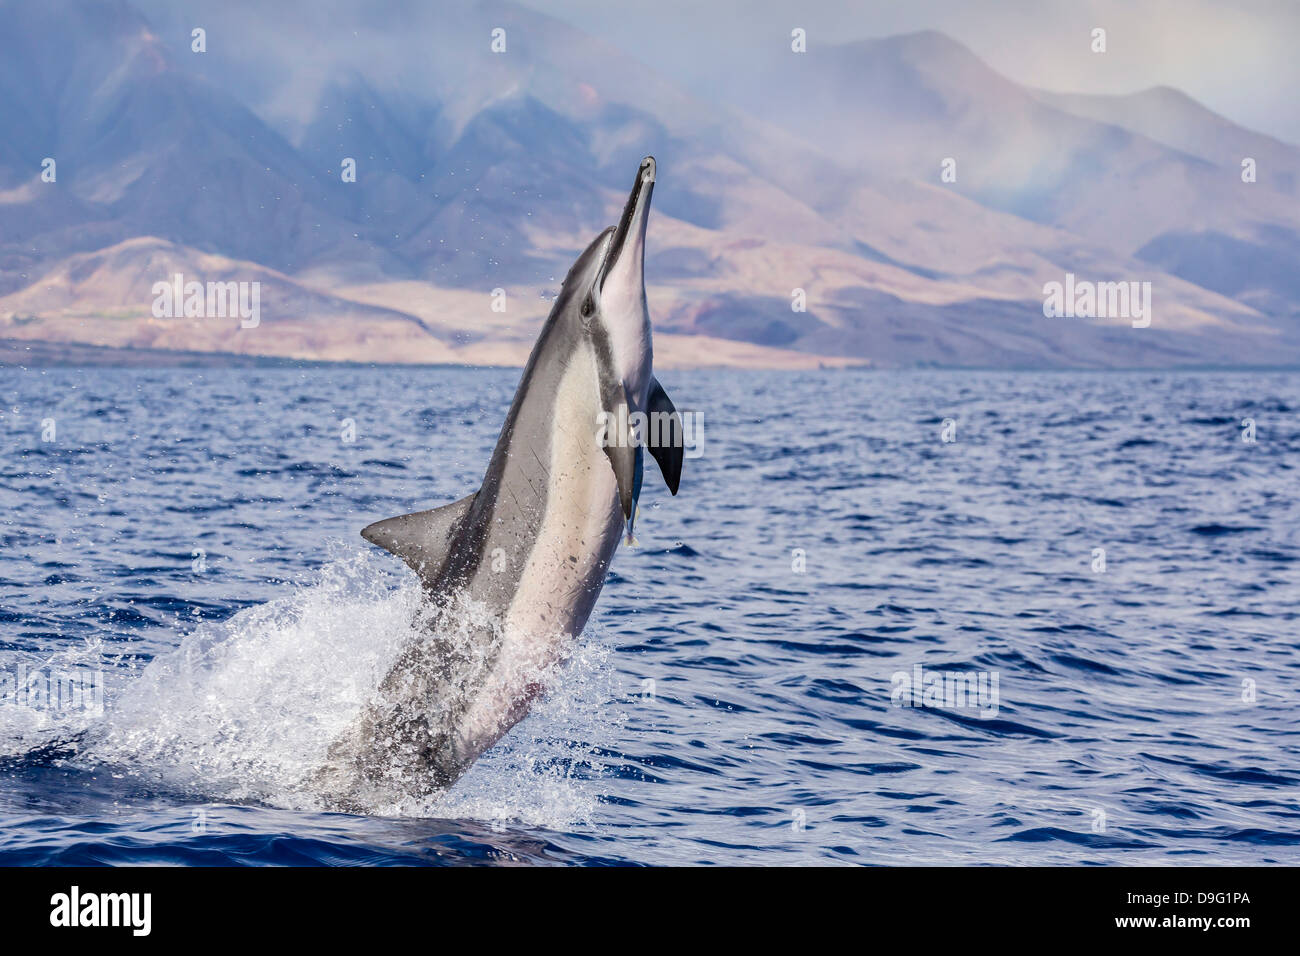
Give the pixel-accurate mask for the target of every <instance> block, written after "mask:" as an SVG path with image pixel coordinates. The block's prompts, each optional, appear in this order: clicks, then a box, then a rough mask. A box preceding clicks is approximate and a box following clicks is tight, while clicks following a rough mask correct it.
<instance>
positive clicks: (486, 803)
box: [76, 552, 621, 827]
mask: <svg viewBox="0 0 1300 956" xmlns="http://www.w3.org/2000/svg"><path fill="white" fill-rule="evenodd" d="M384 563H386V562H384V559H382V558H376V557H372V556H371V555H368V554H366V553H364V552H361V553H357V554H356V555H354V556H351V557H348V558H345V559H340V560H336V561H334V562H332V563H330V564H328V565H327V566H326V567H325V568H323V569H322V570H321V572H320V574H319V580H318V581H317V582H316V583H314V584H312V585H310V586H306V587H300V588H297V589H296V590H295V592H294V593H293V594H292V595H290V596H288V597H285V598H283V599H280V600H276V601H272V602H270V603H268V604H264V605H261V606H258V607H255V608H249V609H247V610H245V611H241V612H240V613H238V614H236V615H234V616H233V617H231V618H230V619H229V620H227V621H225V622H223V623H221V624H216V625H208V624H205V625H201V626H200V627H199V628H198V629H196V630H195V631H194V632H193V633H191V634H189V635H187V636H186V637H185V638H183V640H182V641H181V643H180V646H179V647H178V648H177V649H176V650H175V651H173V652H172V653H170V654H167V655H164V656H160V657H159V658H157V659H155V660H154V661H153V662H152V663H150V664H149V666H148V667H146V668H145V669H144V671H143V672H142V673H141V674H140V676H139V677H138V678H137V679H135V680H133V681H131V682H130V683H129V684H128V685H127V686H126V687H125V688H123V690H122V691H121V692H120V693H119V694H118V695H117V696H116V699H115V700H113V701H112V702H111V704H110V706H109V708H108V711H107V713H106V714H105V716H104V717H103V719H102V721H101V722H100V723H99V724H98V725H97V726H95V727H93V728H92V729H91V732H90V734H89V735H88V739H87V743H86V745H85V746H84V748H83V750H82V752H81V753H80V754H79V756H78V757H77V759H76V762H77V763H78V764H80V765H83V766H94V767H101V768H103V769H109V770H111V771H112V772H114V773H119V774H124V775H129V776H131V777H138V778H141V779H143V780H147V781H156V782H157V783H159V784H161V785H163V786H166V787H167V788H169V789H176V790H179V791H182V792H185V793H189V794H195V795H201V796H204V797H206V798H209V799H214V800H222V801H230V802H245V801H248V802H256V803H265V804H270V805H273V806H281V807H287V808H290V809H303V810H307V809H319V808H320V802H319V800H318V799H317V797H316V796H315V794H313V793H312V792H311V791H310V790H309V789H307V788H306V787H305V785H304V782H305V781H308V780H309V779H310V778H311V775H312V774H313V773H314V772H315V771H316V770H317V769H318V768H319V767H320V766H321V764H322V763H323V762H324V760H325V756H326V751H327V749H328V747H329V746H330V744H331V743H332V742H333V741H334V740H336V739H337V738H338V737H339V736H340V735H341V734H342V733H343V732H344V731H345V730H347V729H348V728H349V727H350V726H352V724H353V723H354V722H355V720H356V718H357V716H358V715H359V714H360V712H361V710H362V708H363V707H364V705H365V704H366V703H367V702H368V701H369V700H371V699H373V698H374V696H375V694H376V691H377V689H378V686H379V683H380V681H381V680H382V679H383V677H384V676H385V674H386V673H387V672H388V669H389V667H390V665H391V664H392V662H393V661H394V660H395V658H396V657H397V654H398V651H399V649H400V648H401V647H402V646H404V645H405V643H406V642H407V641H409V640H417V639H420V637H421V632H420V626H421V621H422V618H423V615H422V613H421V611H422V605H423V596H422V593H421V590H420V587H419V584H418V582H417V581H416V580H415V579H414V578H413V577H411V576H410V575H407V574H403V573H397V574H394V573H393V572H391V571H389V570H388V569H387V568H385V567H383V566H382V565H383V564H384ZM395 584H396V587H394V585H395ZM616 697H617V690H616V688H615V687H614V678H613V676H612V668H611V667H610V665H609V661H608V651H607V650H605V649H604V648H602V647H601V646H599V644H598V643H597V642H596V641H594V640H592V639H591V637H590V628H589V632H588V634H587V635H584V638H583V639H582V640H580V642H579V644H578V646H577V648H576V650H575V653H574V655H573V658H572V660H571V661H570V663H569V664H568V665H567V666H566V667H565V668H564V669H563V671H561V672H560V673H559V674H558V680H557V681H555V682H553V683H551V685H550V687H549V691H548V694H547V696H546V697H545V698H544V699H543V700H541V701H539V702H538V703H537V705H536V706H534V708H533V712H532V713H531V714H530V716H529V717H528V718H526V719H525V720H524V721H523V722H522V723H520V724H519V725H518V726H517V727H516V728H514V730H512V731H511V732H510V734H508V735H507V736H506V738H505V739H504V740H502V741H501V742H500V743H499V744H498V745H497V746H496V747H494V748H493V749H492V750H491V751H489V752H488V753H486V754H484V755H483V756H482V757H481V758H480V759H479V761H478V763H477V764H476V765H475V766H474V768H473V769H472V770H471V771H470V772H469V773H468V774H467V775H466V776H465V777H463V778H462V779H461V780H460V781H459V782H458V783H457V784H456V786H455V787H453V788H452V790H451V791H450V792H448V793H446V794H442V795H439V796H436V797H431V798H428V799H425V800H420V801H415V800H407V801H401V800H399V801H395V802H390V803H384V804H383V805H377V806H373V807H368V808H367V809H369V810H370V812H372V813H376V814H378V815H384V816H415V817H455V818H473V819H480V820H486V821H489V822H506V821H520V822H525V823H529V824H533V825H541V826H555V827H563V826H570V825H572V824H574V823H581V822H587V821H589V820H590V819H591V818H592V816H593V814H594V811H595V809H596V807H597V806H598V804H599V794H598V793H597V792H595V790H594V789H593V788H594V787H596V786H598V784H597V783H596V781H595V780H593V779H592V777H593V776H597V775H593V774H586V775H584V778H582V779H580V778H577V777H574V776H571V775H570V774H569V773H568V772H567V771H566V770H565V769H564V768H565V767H567V766H568V764H569V762H570V760H573V761H574V762H577V761H578V760H589V755H590V752H591V750H592V749H593V747H596V746H602V745H604V744H606V743H608V742H609V735H610V734H612V733H613V732H614V730H615V728H616V727H617V725H618V724H619V723H620V722H621V716H614V717H613V718H611V715H610V714H609V713H608V712H607V711H608V709H610V708H612V707H614V706H615V705H614V704H613V701H614V700H615V699H616Z"/></svg>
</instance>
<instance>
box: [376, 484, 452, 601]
mask: <svg viewBox="0 0 1300 956" xmlns="http://www.w3.org/2000/svg"><path fill="white" fill-rule="evenodd" d="M477 494H478V492H477V491H476V492H474V494H472V495H470V496H468V497H466V498H462V499H460V501H454V502H452V503H451V504H449V505H443V506H442V507H441V508H434V509H432V510H431V511H416V512H414V513H412V514H409V515H398V516H397V517H396V518H385V519H384V520H383V521H376V522H375V523H374V524H372V525H367V526H366V527H364V528H362V529H361V537H363V538H365V539H366V540H367V541H369V542H370V543H371V544H377V545H379V547H381V548H383V549H384V550H385V551H391V552H392V553H393V554H395V555H397V556H398V557H399V558H401V559H402V560H403V561H405V562H406V563H407V564H409V565H410V566H411V567H412V568H413V569H414V570H415V573H416V574H418V575H419V576H420V579H421V580H423V581H426V582H428V581H432V580H433V579H434V578H435V577H437V575H438V572H439V571H441V570H442V566H443V565H444V564H445V563H446V562H447V554H448V551H449V549H450V547H451V539H452V536H453V535H454V534H455V532H456V527H457V525H459V524H460V520H461V518H463V517H464V516H465V515H466V514H467V513H468V512H469V509H470V506H471V505H472V504H474V498H475V496H476V495H477Z"/></svg>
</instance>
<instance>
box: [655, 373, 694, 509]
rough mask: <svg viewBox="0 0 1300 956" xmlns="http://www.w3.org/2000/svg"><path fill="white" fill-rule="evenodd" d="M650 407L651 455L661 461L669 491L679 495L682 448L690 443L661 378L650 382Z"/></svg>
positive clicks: (661, 469) (660, 465)
mask: <svg viewBox="0 0 1300 956" xmlns="http://www.w3.org/2000/svg"><path fill="white" fill-rule="evenodd" d="M646 405H647V406H648V407H647V409H646V411H647V412H648V413H649V419H650V422H649V432H650V434H649V435H648V436H646V443H647V444H648V445H649V447H650V454H652V455H654V457H655V461H657V462H659V470H660V471H661V472H663V476H664V481H665V482H666V483H667V485H668V490H669V491H671V492H672V493H673V494H677V486H678V484H680V483H681V480H682V447H683V445H685V443H686V435H685V430H684V429H683V428H682V419H681V416H680V415H678V414H677V407H676V406H675V405H673V400H672V399H671V398H669V397H668V393H667V392H665V391H664V387H663V386H662V385H660V384H659V379H657V378H652V379H650V397H649V399H648V400H647V401H646Z"/></svg>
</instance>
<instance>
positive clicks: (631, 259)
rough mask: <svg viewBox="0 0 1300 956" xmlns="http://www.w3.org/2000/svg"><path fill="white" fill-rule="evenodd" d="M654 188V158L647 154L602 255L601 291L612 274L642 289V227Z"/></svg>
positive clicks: (647, 220)
mask: <svg viewBox="0 0 1300 956" xmlns="http://www.w3.org/2000/svg"><path fill="white" fill-rule="evenodd" d="M654 188H655V158H654V157H653V156H647V157H646V158H645V159H643V160H641V168H640V169H638V170H637V173H636V182H635V183H633V184H632V194H631V195H630V196H628V197H627V205H626V206H624V207H623V216H622V218H621V219H619V221H618V228H616V229H615V230H614V237H613V239H612V240H610V244H609V251H608V252H607V253H606V254H605V269H604V272H603V273H602V275H601V279H600V288H601V289H602V290H603V289H604V288H605V283H606V282H607V281H609V279H610V277H611V276H617V277H618V280H619V281H625V282H628V283H633V282H635V283H636V284H637V285H638V286H640V287H641V288H642V290H644V280H643V278H642V277H643V276H644V275H645V230H646V224H647V223H648V222H649V221H650V194H651V193H653V192H654Z"/></svg>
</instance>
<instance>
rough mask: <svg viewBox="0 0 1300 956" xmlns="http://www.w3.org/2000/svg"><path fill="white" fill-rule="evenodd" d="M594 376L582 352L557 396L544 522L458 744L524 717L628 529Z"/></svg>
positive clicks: (565, 651)
mask: <svg viewBox="0 0 1300 956" xmlns="http://www.w3.org/2000/svg"><path fill="white" fill-rule="evenodd" d="M597 381H598V379H597V367H596V358H595V354H594V353H593V352H592V350H591V349H590V348H584V349H581V350H579V351H577V352H576V353H575V354H574V355H573V357H572V360H571V361H570V363H569V367H568V369H567V371H566V372H565V373H564V375H563V377H562V378H561V380H560V383H559V387H558V389H557V393H556V397H555V409H554V412H555V413H554V418H553V421H554V423H555V424H554V431H553V432H552V435H551V454H550V461H549V468H550V472H551V478H552V480H551V481H550V483H549V494H548V497H547V501H546V508H545V511H544V512H543V517H542V521H541V526H540V528H539V530H538V534H537V538H536V542H535V544H534V546H533V549H532V551H531V552H530V553H529V555H528V557H527V562H526V564H525V566H524V568H523V570H522V572H521V574H520V577H519V583H518V587H517V589H516V592H515V595H514V598H513V600H512V601H511V602H510V606H509V608H508V609H507V610H506V612H505V614H504V620H503V622H502V642H501V646H500V652H499V656H498V658H497V661H496V663H495V666H494V667H493V669H492V671H491V673H490V674H489V675H488V678H487V680H486V681H485V683H484V685H483V688H482V691H481V693H480V694H479V695H478V696H477V697H476V699H475V700H474V702H473V703H472V704H471V705H470V706H469V708H468V709H467V710H466V712H465V716H464V719H463V721H462V723H461V727H460V731H459V736H460V738H461V741H462V743H463V744H465V745H469V746H471V747H473V748H475V749H480V748H481V749H486V748H487V747H490V746H491V745H492V744H493V743H495V742H496V741H497V740H498V739H499V738H500V737H501V735H502V734H504V733H505V732H506V731H507V730H509V729H510V727H512V726H513V725H514V724H515V723H516V722H517V721H518V720H519V719H520V718H521V717H523V715H524V714H525V713H526V712H527V709H528V707H529V705H530V704H531V703H532V701H533V700H534V699H535V698H536V697H537V696H538V695H539V694H540V693H541V691H542V690H543V687H542V678H543V677H544V676H546V672H547V671H549V670H550V669H551V668H553V667H555V666H556V665H558V664H560V663H561V662H563V661H564V659H565V658H567V657H568V655H569V653H570V651H571V649H572V646H573V643H574V639H575V638H576V637H577V635H578V634H579V633H580V632H581V631H582V628H583V625H585V624H586V621H587V617H588V615H589V614H590V613H591V609H592V607H593V606H594V604H595V602H596V597H597V596H598V594H599V593H600V588H601V585H602V584H603V583H604V580H605V574H606V572H607V571H608V569H609V561H610V559H611V558H612V557H613V554H614V551H615V550H616V549H617V547H618V542H619V538H620V537H621V536H622V533H623V513H622V510H621V508H620V506H619V496H618V483H617V481H616V479H615V477H614V470H613V468H611V467H610V463H609V459H608V457H607V456H606V454H605V451H604V449H603V448H602V447H601V446H600V444H599V442H598V441H597V431H598V418H597V416H598V414H599V412H600V408H601V407H600V399H599V389H598V388H597V386H596V382H597ZM521 453H522V452H521Z"/></svg>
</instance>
